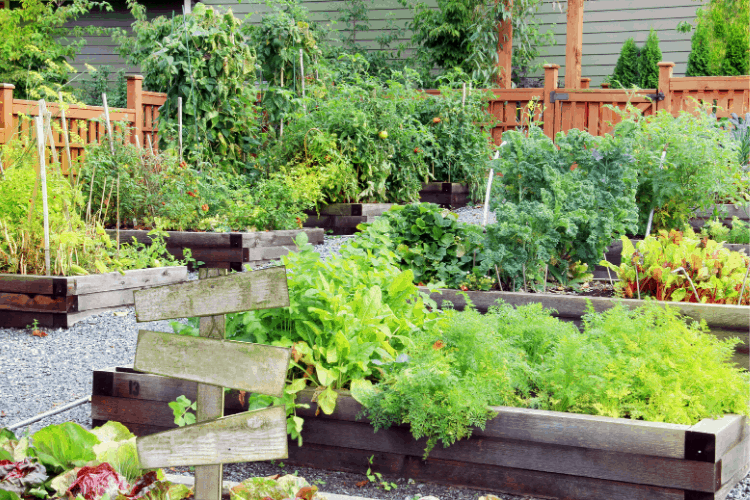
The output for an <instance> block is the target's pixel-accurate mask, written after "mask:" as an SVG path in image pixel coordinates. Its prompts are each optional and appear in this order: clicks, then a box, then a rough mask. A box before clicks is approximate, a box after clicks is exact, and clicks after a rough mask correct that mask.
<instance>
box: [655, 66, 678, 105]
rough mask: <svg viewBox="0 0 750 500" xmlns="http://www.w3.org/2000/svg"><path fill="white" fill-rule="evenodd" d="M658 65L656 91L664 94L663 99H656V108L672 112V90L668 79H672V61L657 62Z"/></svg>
mask: <svg viewBox="0 0 750 500" xmlns="http://www.w3.org/2000/svg"><path fill="white" fill-rule="evenodd" d="M657 66H659V88H658V89H656V91H657V92H662V93H663V94H664V100H663V101H657V103H656V110H657V111H660V110H662V109H664V110H666V111H667V113H672V91H671V90H670V80H671V79H672V71H673V70H674V63H673V62H666V61H662V62H660V63H658V64H657Z"/></svg>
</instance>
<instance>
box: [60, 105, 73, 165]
mask: <svg viewBox="0 0 750 500" xmlns="http://www.w3.org/2000/svg"><path fill="white" fill-rule="evenodd" d="M57 97H58V98H59V99H60V121H61V122H62V130H63V142H64V143H65V156H66V158H67V159H68V174H69V175H70V176H71V178H73V177H75V171H74V170H73V158H72V156H71V155H70V137H69V136H68V120H66V119H65V107H64V105H63V98H62V92H58V93H57Z"/></svg>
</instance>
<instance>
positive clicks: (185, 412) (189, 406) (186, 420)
mask: <svg viewBox="0 0 750 500" xmlns="http://www.w3.org/2000/svg"><path fill="white" fill-rule="evenodd" d="M196 405H197V403H196V402H194V401H190V400H189V399H188V398H187V397H185V396H184V395H182V396H178V397H177V399H176V400H174V401H171V402H170V403H169V407H170V408H172V413H174V423H175V424H177V425H179V426H180V427H182V426H185V425H191V424H194V423H195V413H191V411H195V410H196V409H197V406H196Z"/></svg>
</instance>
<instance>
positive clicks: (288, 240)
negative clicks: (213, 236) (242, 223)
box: [242, 228, 325, 248]
mask: <svg viewBox="0 0 750 500" xmlns="http://www.w3.org/2000/svg"><path fill="white" fill-rule="evenodd" d="M302 232H304V233H306V234H307V240H308V242H309V243H310V244H312V245H317V244H320V243H323V240H324V238H325V231H324V230H323V229H321V228H304V229H286V230H278V231H258V232H254V233H242V246H243V247H244V248H259V247H276V246H289V247H291V248H295V246H294V240H295V238H296V237H297V235H298V234H299V233H302Z"/></svg>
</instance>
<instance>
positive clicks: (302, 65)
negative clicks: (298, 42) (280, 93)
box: [299, 49, 307, 112]
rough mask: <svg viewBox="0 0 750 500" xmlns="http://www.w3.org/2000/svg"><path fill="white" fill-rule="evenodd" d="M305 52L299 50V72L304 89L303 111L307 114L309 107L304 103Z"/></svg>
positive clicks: (303, 96) (303, 92) (303, 90)
mask: <svg viewBox="0 0 750 500" xmlns="http://www.w3.org/2000/svg"><path fill="white" fill-rule="evenodd" d="M303 54H304V52H303V51H302V49H299V72H300V85H301V87H302V99H303V101H302V109H304V110H305V112H307V105H306V104H305V102H304V99H305V60H304V57H303Z"/></svg>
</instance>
